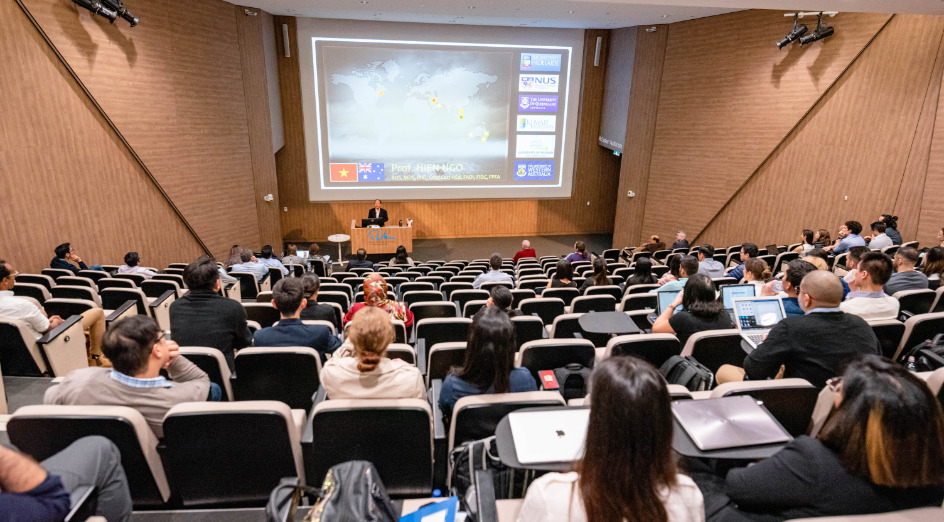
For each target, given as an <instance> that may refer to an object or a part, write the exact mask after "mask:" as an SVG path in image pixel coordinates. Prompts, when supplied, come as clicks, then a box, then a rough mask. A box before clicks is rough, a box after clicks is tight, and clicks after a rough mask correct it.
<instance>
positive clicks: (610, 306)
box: [568, 295, 617, 314]
mask: <svg viewBox="0 0 944 522" xmlns="http://www.w3.org/2000/svg"><path fill="white" fill-rule="evenodd" d="M616 303H617V301H616V298H615V297H613V296H611V295H583V296H580V297H575V298H574V300H573V302H571V304H570V309H569V310H568V312H569V313H574V314H581V313H586V312H613V311H615V310H616Z"/></svg>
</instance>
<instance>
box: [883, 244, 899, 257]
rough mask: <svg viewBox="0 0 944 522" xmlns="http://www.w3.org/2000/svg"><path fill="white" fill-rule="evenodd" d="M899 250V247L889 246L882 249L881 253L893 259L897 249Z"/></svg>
mask: <svg viewBox="0 0 944 522" xmlns="http://www.w3.org/2000/svg"><path fill="white" fill-rule="evenodd" d="M899 248H901V245H891V246H887V247H885V248H883V249H882V253H883V254H885V255H886V256H888V257H890V258H894V257H895V254H897V253H898V249H899Z"/></svg>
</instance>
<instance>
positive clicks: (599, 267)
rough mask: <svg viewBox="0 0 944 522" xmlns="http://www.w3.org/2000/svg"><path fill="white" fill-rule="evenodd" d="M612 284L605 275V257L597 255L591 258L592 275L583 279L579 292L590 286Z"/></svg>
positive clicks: (582, 292) (585, 291)
mask: <svg viewBox="0 0 944 522" xmlns="http://www.w3.org/2000/svg"><path fill="white" fill-rule="evenodd" d="M611 284H613V282H612V281H610V278H609V277H608V276H607V275H606V259H603V258H602V257H598V258H596V259H594V260H593V276H592V277H588V278H586V279H584V281H583V286H581V287H580V293H581V294H585V293H587V289H588V288H590V287H591V286H607V285H611Z"/></svg>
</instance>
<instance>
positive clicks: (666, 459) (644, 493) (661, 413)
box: [577, 356, 677, 521]
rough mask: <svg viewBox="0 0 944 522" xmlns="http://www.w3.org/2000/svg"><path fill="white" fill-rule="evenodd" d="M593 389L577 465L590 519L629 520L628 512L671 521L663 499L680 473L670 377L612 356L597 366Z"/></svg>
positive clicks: (636, 361)
mask: <svg viewBox="0 0 944 522" xmlns="http://www.w3.org/2000/svg"><path fill="white" fill-rule="evenodd" d="M590 389H591V390H592V393H591V394H590V422H589V425H588V426H587V438H586V443H585V452H584V455H583V458H582V459H581V461H580V463H579V464H578V465H577V472H578V473H579V475H580V480H579V481H578V482H577V485H578V487H579V488H580V493H581V497H582V499H583V504H584V507H585V509H586V511H587V520H594V521H597V520H626V519H627V517H626V514H627V513H632V514H633V515H634V516H633V517H632V519H634V520H666V512H665V506H664V503H663V500H662V496H663V492H664V491H665V490H667V489H668V488H670V487H672V486H673V485H675V483H676V480H677V478H676V473H677V471H676V467H675V457H674V454H673V452H672V430H673V424H672V406H671V400H670V397H669V391H668V387H667V386H666V382H665V379H664V378H663V377H662V375H661V374H660V373H659V370H657V369H655V368H654V367H653V366H652V365H650V364H649V363H647V362H645V361H642V360H640V359H637V358H635V357H631V356H622V357H610V358H608V359H605V360H603V361H601V362H599V363H597V364H596V366H595V367H594V368H593V373H592V374H591V377H590ZM640 419H645V422H640ZM615 470H618V471H617V472H614V471H615ZM627 492H632V493H631V495H629V496H628V495H627Z"/></svg>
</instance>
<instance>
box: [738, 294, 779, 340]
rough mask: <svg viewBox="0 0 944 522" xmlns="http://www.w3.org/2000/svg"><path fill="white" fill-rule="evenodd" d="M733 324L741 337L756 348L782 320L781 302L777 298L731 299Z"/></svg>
mask: <svg viewBox="0 0 944 522" xmlns="http://www.w3.org/2000/svg"><path fill="white" fill-rule="evenodd" d="M732 303H734V317H735V321H734V324H735V325H736V326H737V329H738V331H739V332H741V337H742V338H743V339H744V340H745V341H747V343H748V344H750V345H751V347H752V348H757V345H758V344H760V343H762V342H764V338H765V337H766V336H767V334H768V333H769V332H770V329H771V328H773V327H774V326H775V325H776V324H777V323H779V322H780V321H781V320H783V318H784V315H786V314H784V311H783V301H781V300H780V298H779V297H742V298H734V299H732Z"/></svg>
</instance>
